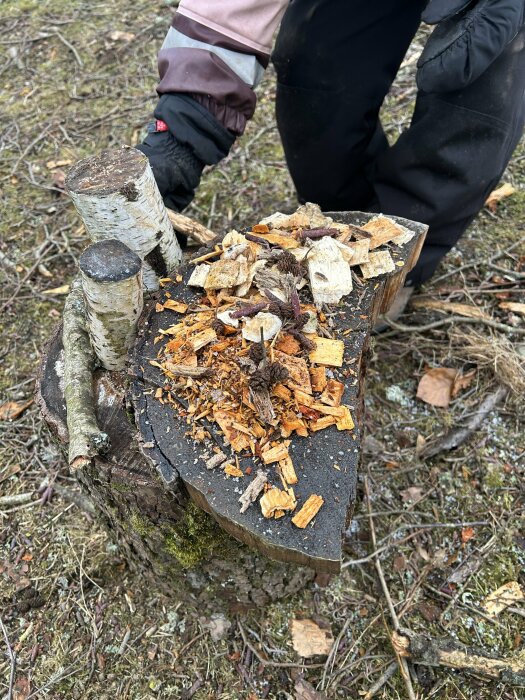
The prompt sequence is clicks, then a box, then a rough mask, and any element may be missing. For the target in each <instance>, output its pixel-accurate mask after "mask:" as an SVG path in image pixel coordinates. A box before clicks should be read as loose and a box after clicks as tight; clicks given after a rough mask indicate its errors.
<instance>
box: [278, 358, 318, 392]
mask: <svg viewBox="0 0 525 700" xmlns="http://www.w3.org/2000/svg"><path fill="white" fill-rule="evenodd" d="M274 359H275V361H276V362H278V363H279V364H281V365H284V367H286V369H287V370H288V372H289V374H290V377H289V379H288V380H287V381H286V382H285V384H286V386H288V387H290V388H291V389H295V388H297V389H301V390H302V391H305V392H306V393H307V394H311V393H312V384H311V382H310V372H309V371H308V365H307V364H306V360H303V358H302V357H292V356H291V355H287V354H286V353H284V352H279V350H275V351H274Z"/></svg>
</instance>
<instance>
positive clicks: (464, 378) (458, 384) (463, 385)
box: [452, 369, 476, 399]
mask: <svg viewBox="0 0 525 700" xmlns="http://www.w3.org/2000/svg"><path fill="white" fill-rule="evenodd" d="M475 376H476V370H475V369H471V370H470V372H467V373H466V374H461V372H458V373H457V375H456V378H455V379H454V384H453V386H452V398H454V399H455V398H456V396H457V395H458V394H459V392H460V391H463V389H467V388H468V387H469V386H470V385H471V384H472V381H473V379H474V377H475Z"/></svg>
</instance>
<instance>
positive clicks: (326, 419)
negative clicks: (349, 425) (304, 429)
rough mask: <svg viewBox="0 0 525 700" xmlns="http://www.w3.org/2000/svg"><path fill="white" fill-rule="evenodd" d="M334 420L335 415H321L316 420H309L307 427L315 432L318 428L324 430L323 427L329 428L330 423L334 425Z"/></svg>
mask: <svg viewBox="0 0 525 700" xmlns="http://www.w3.org/2000/svg"><path fill="white" fill-rule="evenodd" d="M335 422H336V418H335V416H323V417H322V418H318V419H317V420H312V421H310V423H309V424H308V427H309V428H310V430H312V431H313V432H314V433H316V432H317V431H318V430H324V429H325V428H329V427H330V426H331V425H335Z"/></svg>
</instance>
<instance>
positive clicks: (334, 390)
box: [320, 379, 345, 406]
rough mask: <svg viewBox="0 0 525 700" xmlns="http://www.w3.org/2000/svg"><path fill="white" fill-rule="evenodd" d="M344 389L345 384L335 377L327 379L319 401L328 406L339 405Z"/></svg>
mask: <svg viewBox="0 0 525 700" xmlns="http://www.w3.org/2000/svg"><path fill="white" fill-rule="evenodd" d="M344 391H345V385H344V384H342V383H341V382H338V381H337V380H336V379H329V380H328V381H327V383H326V387H325V390H324V391H323V393H322V394H321V397H320V401H322V403H325V404H327V405H328V406H340V405H341V399H342V398H343V394H344Z"/></svg>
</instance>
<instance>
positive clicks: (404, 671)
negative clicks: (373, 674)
mask: <svg viewBox="0 0 525 700" xmlns="http://www.w3.org/2000/svg"><path fill="white" fill-rule="evenodd" d="M365 491H366V504H367V508H368V519H369V522H370V534H371V537H372V546H373V548H374V550H375V549H377V538H376V529H375V526H374V519H373V517H372V504H371V502H370V488H369V485H368V477H365ZM374 565H375V568H376V571H377V575H378V578H379V581H380V583H381V588H382V589H383V594H384V596H385V600H386V603H387V606H388V611H389V612H390V617H391V619H392V622H393V623H394V631H397V630H398V629H399V619H398V617H397V613H396V611H395V608H394V604H393V603H392V598H391V597H390V591H389V590H388V586H387V583H386V579H385V575H384V573H383V568H382V566H381V561H380V559H379V557H376V558H375V561H374ZM394 651H395V649H394ZM396 656H397V661H398V664H399V670H400V671H401V675H402V677H403V680H404V681H405V686H406V689H407V693H408V698H409V700H416V694H415V693H414V688H413V686H412V680H411V678H410V670H409V668H408V664H407V661H406V659H405V658H403V657H402V656H400V655H399V654H398V653H397V651H396Z"/></svg>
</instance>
